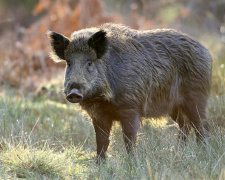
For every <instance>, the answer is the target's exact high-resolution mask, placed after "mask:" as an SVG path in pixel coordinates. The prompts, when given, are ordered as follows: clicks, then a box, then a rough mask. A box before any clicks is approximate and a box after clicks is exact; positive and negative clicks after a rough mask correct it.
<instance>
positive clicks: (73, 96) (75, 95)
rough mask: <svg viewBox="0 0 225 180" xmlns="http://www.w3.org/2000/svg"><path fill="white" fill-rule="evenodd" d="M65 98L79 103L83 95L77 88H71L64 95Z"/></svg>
mask: <svg viewBox="0 0 225 180" xmlns="http://www.w3.org/2000/svg"><path fill="white" fill-rule="evenodd" d="M66 99H67V100H68V101H69V102H71V103H79V102H81V101H82V99H83V96H82V94H81V93H80V92H79V91H78V90H77V89H72V90H71V91H70V92H69V94H68V95H67V96H66Z"/></svg>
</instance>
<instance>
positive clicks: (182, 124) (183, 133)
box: [170, 107, 190, 142]
mask: <svg viewBox="0 0 225 180" xmlns="http://www.w3.org/2000/svg"><path fill="white" fill-rule="evenodd" d="M170 116H171V118H172V119H173V120H174V121H175V122H176V123H177V124H178V126H179V128H180V130H179V140H181V141H182V142H186V140H187V136H188V134H189V132H190V124H189V122H188V121H187V119H185V117H184V114H183V112H182V111H181V109H178V108H177V107H175V108H174V109H173V111H172V113H171V114H170Z"/></svg>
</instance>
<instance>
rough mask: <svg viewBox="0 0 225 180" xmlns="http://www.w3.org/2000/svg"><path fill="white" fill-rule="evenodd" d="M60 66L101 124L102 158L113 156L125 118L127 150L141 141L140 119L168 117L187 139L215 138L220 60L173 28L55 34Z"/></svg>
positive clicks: (72, 98)
mask: <svg viewBox="0 0 225 180" xmlns="http://www.w3.org/2000/svg"><path fill="white" fill-rule="evenodd" d="M48 36H49V38H50V42H51V47H52V52H51V58H52V59H53V60H54V61H66V64H67V65H66V72H65V79H64V89H65V95H66V98H67V100H68V101H69V102H71V103H79V104H80V105H81V107H82V108H83V109H84V110H86V111H87V113H88V114H89V115H90V117H91V118H92V121H93V125H94V129H95V133H96V141H97V158H101V159H105V153H106V151H107V148H108V145H109V135H110V130H111V127H112V124H113V122H114V121H116V120H117V121H120V123H121V125H122V130H123V139H124V142H125V145H126V150H127V152H130V151H131V150H132V147H133V146H134V145H135V143H136V138H137V132H138V129H139V126H140V119H141V118H143V117H151V118H158V117H162V116H165V115H169V116H171V118H172V119H173V120H174V121H175V122H177V123H178V125H179V128H180V133H179V138H180V139H181V140H182V141H186V138H187V135H188V134H189V131H190V128H194V130H195V133H196V137H197V141H203V140H205V139H206V138H207V137H208V131H209V123H208V120H207V101H208V98H209V93H210V84H211V72H212V58H211V55H210V53H209V51H208V50H207V49H206V48H205V47H204V46H203V45H201V44H200V43H199V42H197V41H195V40H194V39H192V38H191V37H190V36H188V35H186V34H184V33H181V32H179V31H176V30H172V29H156V30H147V31H138V30H134V29H131V28H129V27H126V26H124V25H119V24H112V23H106V24H103V25H101V26H99V27H93V28H87V29H82V30H79V31H75V32H74V33H72V35H71V37H70V38H68V37H65V36H63V35H61V34H58V33H56V32H51V31H49V32H48Z"/></svg>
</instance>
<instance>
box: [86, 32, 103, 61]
mask: <svg viewBox="0 0 225 180" xmlns="http://www.w3.org/2000/svg"><path fill="white" fill-rule="evenodd" d="M88 45H89V46H90V47H91V48H92V49H94V50H95V52H96V55H97V58H98V59H100V58H101V57H102V56H103V55H104V53H105V52H106V50H107V38H106V32H105V31H103V30H100V31H98V32H96V33H95V34H93V35H92V36H91V37H90V39H89V40H88Z"/></svg>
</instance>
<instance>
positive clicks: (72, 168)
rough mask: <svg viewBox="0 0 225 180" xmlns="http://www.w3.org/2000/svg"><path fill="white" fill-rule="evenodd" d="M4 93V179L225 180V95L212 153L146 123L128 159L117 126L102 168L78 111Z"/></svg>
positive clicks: (0, 149)
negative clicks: (184, 144)
mask: <svg viewBox="0 0 225 180" xmlns="http://www.w3.org/2000/svg"><path fill="white" fill-rule="evenodd" d="M3 92H4V91H3ZM3 92H2V93H1V97H0V111H1V114H0V121H1V126H0V135H1V146H0V177H1V178H2V179H10V178H11V179H17V178H18V179H19V178H20V179H21V178H24V179H218V178H220V179H224V178H225V151H224V149H225V132H224V126H218V125H217V123H219V122H222V121H224V120H225V118H224V114H225V101H224V98H225V96H224V94H223V95H221V96H218V95H212V96H211V99H210V106H209V111H210V119H211V120H214V121H215V122H214V123H213V124H214V125H213V128H212V140H211V141H210V143H209V145H208V146H207V148H203V147H200V146H198V145H197V144H196V142H195V138H194V134H193V133H192V134H191V136H190V138H189V141H188V143H187V145H186V146H183V145H182V144H179V143H178V142H177V134H178V129H177V126H176V124H173V122H172V121H170V120H169V119H165V118H164V119H161V120H148V119H146V120H144V121H143V125H142V128H141V130H140V132H139V140H138V147H137V149H136V151H135V152H134V154H133V155H127V154H126V152H125V147H124V144H123V141H122V134H121V128H120V126H119V125H115V126H114V128H113V133H112V136H111V144H110V148H109V152H108V159H107V162H106V164H101V165H100V166H97V165H96V164H95V161H94V156H95V137H94V130H93V127H92V124H91V120H90V119H89V117H88V116H87V115H86V114H85V113H84V112H82V111H81V110H80V108H79V107H78V106H74V105H67V104H62V103H57V102H55V101H50V100H41V99H40V100H33V99H32V98H30V97H24V98H20V97H16V96H14V95H13V92H10V90H9V91H8V93H7V94H6V93H3ZM168 124H169V125H168ZM219 124H220V123H219Z"/></svg>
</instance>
